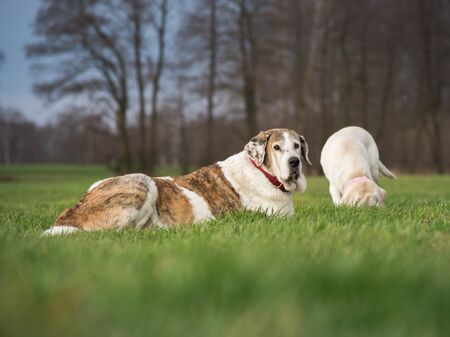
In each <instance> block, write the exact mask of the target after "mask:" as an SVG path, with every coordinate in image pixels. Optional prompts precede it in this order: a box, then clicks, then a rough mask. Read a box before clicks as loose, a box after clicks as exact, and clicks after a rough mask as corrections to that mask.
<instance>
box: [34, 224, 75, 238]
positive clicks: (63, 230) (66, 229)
mask: <svg viewBox="0 0 450 337" xmlns="http://www.w3.org/2000/svg"><path fill="white" fill-rule="evenodd" d="M78 231H79V229H78V228H76V227H73V226H53V227H50V228H49V229H47V230H45V231H44V233H42V236H54V235H66V234H72V233H75V232H78Z"/></svg>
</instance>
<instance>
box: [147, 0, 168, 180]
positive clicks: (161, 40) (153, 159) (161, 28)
mask: <svg viewBox="0 0 450 337" xmlns="http://www.w3.org/2000/svg"><path fill="white" fill-rule="evenodd" d="M160 15H161V22H160V24H159V25H158V28H157V32H158V49H159V54H158V61H157V63H156V69H155V74H154V76H153V79H152V84H153V91H152V102H151V117H150V158H149V159H150V160H149V172H150V173H153V172H154V170H155V166H156V163H157V160H158V146H157V140H158V134H157V130H158V94H159V89H160V81H161V75H162V72H163V68H164V49H165V32H166V21H167V0H162V1H161V5H160Z"/></svg>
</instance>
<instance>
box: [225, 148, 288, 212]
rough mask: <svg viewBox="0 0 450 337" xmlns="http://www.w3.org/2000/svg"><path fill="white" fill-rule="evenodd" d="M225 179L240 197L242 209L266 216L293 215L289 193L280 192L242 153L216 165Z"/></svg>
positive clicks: (244, 153) (245, 154)
mask: <svg viewBox="0 0 450 337" xmlns="http://www.w3.org/2000/svg"><path fill="white" fill-rule="evenodd" d="M218 164H219V166H220V167H221V168H222V171H223V173H224V175H225V178H226V179H227V180H228V181H229V182H230V184H231V185H232V186H233V188H234V189H235V190H236V192H237V193H238V194H239V196H240V197H241V202H242V205H243V207H244V209H247V210H253V211H263V212H266V213H268V214H285V215H286V214H293V213H294V204H293V202H292V195H291V193H286V192H282V191H281V190H280V189H278V188H276V187H275V186H273V185H272V183H270V182H269V181H268V180H267V178H266V177H265V176H264V175H263V174H262V172H261V171H259V170H258V169H257V168H256V167H254V166H253V164H252V163H251V162H250V160H249V158H248V155H247V153H246V152H244V151H242V152H239V153H238V154H235V155H234V156H231V157H229V158H228V159H226V160H224V161H221V162H219V163H218Z"/></svg>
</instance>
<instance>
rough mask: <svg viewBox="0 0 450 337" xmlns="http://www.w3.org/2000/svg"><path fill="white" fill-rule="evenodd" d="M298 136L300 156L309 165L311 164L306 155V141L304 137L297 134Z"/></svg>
mask: <svg viewBox="0 0 450 337" xmlns="http://www.w3.org/2000/svg"><path fill="white" fill-rule="evenodd" d="M298 137H299V138H300V144H301V150H302V157H303V159H304V160H305V161H306V162H307V163H308V164H309V165H311V166H312V164H311V161H310V160H309V157H308V152H309V150H308V143H307V142H306V139H305V137H303V136H301V135H299V136H298Z"/></svg>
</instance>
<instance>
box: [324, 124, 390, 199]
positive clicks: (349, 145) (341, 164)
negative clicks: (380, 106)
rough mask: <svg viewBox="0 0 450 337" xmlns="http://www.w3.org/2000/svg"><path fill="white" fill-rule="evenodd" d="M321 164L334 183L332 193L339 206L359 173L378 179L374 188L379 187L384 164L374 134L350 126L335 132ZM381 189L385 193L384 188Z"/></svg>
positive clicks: (328, 142) (329, 139)
mask: <svg viewBox="0 0 450 337" xmlns="http://www.w3.org/2000/svg"><path fill="white" fill-rule="evenodd" d="M320 164H321V165H322V168H323V171H324V173H325V176H326V177H327V179H328V181H329V183H330V194H331V197H332V199H333V202H334V203H335V204H336V205H339V204H340V203H341V200H342V196H343V193H344V186H345V185H346V184H347V182H349V181H350V180H351V179H353V178H355V177H356V176H361V175H365V176H367V177H368V178H369V179H370V180H371V181H373V182H374V184H373V188H375V189H376V188H379V187H378V186H377V185H376V183H377V182H378V178H379V173H380V171H379V168H380V164H381V162H380V160H379V154H378V148H377V145H376V143H375V141H374V139H373V138H372V136H371V135H370V134H369V133H368V132H367V131H366V130H364V129H363V128H360V127H356V126H350V127H346V128H343V129H341V130H339V131H337V132H335V133H334V134H333V135H331V136H330V137H329V138H328V140H327V141H326V143H325V145H324V147H323V149H322V153H321V157H320ZM381 165H382V164H381ZM380 190H381V191H382V192H383V193H384V190H382V189H381V188H380ZM381 191H380V192H381ZM380 202H382V200H381V201H380Z"/></svg>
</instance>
